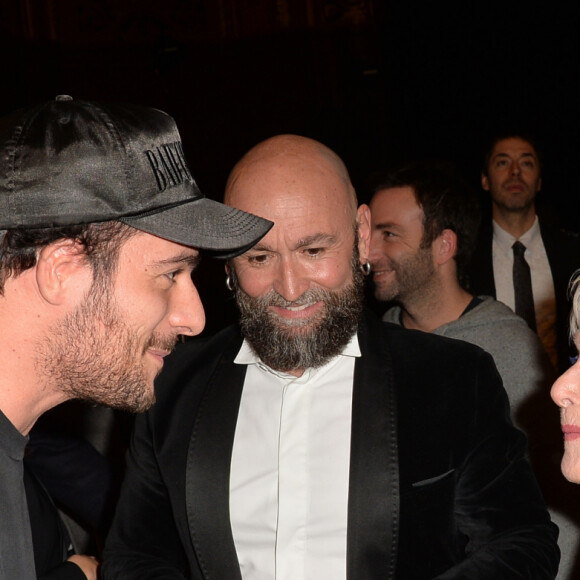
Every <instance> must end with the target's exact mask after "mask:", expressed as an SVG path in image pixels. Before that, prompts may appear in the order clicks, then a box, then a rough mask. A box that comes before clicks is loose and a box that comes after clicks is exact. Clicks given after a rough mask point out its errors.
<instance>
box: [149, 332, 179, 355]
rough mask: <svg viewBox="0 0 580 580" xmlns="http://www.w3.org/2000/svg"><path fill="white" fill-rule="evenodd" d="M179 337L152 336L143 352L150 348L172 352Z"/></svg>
mask: <svg viewBox="0 0 580 580" xmlns="http://www.w3.org/2000/svg"><path fill="white" fill-rule="evenodd" d="M177 340H178V337H177V335H169V336H168V335H162V334H152V335H151V338H149V340H148V341H147V344H146V345H145V348H144V349H143V352H145V351H147V349H149V348H154V349H159V350H166V351H168V352H171V351H172V350H173V349H174V348H175V345H176V344H177Z"/></svg>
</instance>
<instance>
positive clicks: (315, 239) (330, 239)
mask: <svg viewBox="0 0 580 580" xmlns="http://www.w3.org/2000/svg"><path fill="white" fill-rule="evenodd" d="M335 242H336V236H334V235H332V234H324V233H318V234H312V235H311V236H306V237H305V238H302V239H300V240H298V242H296V245H295V248H296V249H297V250H298V249H300V248H305V247H307V246H312V245H313V244H334V243H335Z"/></svg>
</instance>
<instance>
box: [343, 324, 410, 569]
mask: <svg viewBox="0 0 580 580" xmlns="http://www.w3.org/2000/svg"><path fill="white" fill-rule="evenodd" d="M369 322H370V323H371V324H372V327H371V328H370V329H369V327H368V326H367V324H369ZM380 325H381V323H380V322H378V321H369V320H368V319H367V323H366V324H363V326H362V328H361V331H360V332H359V343H360V348H361V353H362V357H361V358H359V359H357V362H356V365H355V376H354V389H353V409H352V429H351V430H352V434H351V463H350V484H349V500H348V532H347V578H348V580H355V579H360V578H385V579H388V578H392V577H393V575H394V570H395V565H396V553H397V540H398V536H397V524H398V517H399V471H398V458H397V429H396V427H397V424H396V406H395V400H394V388H393V377H392V365H391V358H390V352H389V349H388V346H387V344H386V342H385V340H384V338H383V331H382V328H380Z"/></svg>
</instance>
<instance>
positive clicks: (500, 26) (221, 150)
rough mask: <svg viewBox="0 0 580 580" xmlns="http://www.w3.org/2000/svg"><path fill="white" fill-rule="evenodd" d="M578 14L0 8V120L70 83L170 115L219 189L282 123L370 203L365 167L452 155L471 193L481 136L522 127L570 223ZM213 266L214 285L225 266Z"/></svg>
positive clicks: (361, 0) (554, 202)
mask: <svg viewBox="0 0 580 580" xmlns="http://www.w3.org/2000/svg"><path fill="white" fill-rule="evenodd" d="M560 4H562V5H560ZM578 15H579V10H578V9H577V8H574V7H573V6H568V5H567V4H566V5H564V3H556V2H553V3H543V4H542V5H541V6H540V7H535V6H533V5H532V4H531V3H527V4H526V3H519V2H512V1H507V2H502V3H498V4H495V3H480V2H463V3H462V4H459V3H456V2H453V3H452V2H446V1H441V2H413V1H409V2H401V1H381V0H187V1H186V0H163V1H161V0H158V1H152V0H2V1H1V3H0V50H1V53H2V57H3V58H2V64H1V65H0V67H1V71H2V77H1V78H2V91H0V114H4V113H7V112H9V111H10V110H12V109H14V108H17V107H20V106H22V105H27V104H31V103H34V102H37V101H41V100H45V99H50V98H53V97H54V96H55V95H57V94H63V93H64V94H70V95H72V96H73V97H75V98H83V99H97V100H115V101H129V102H136V103H139V104H145V105H151V106H155V107H158V108H161V109H164V110H166V111H167V112H169V113H170V114H171V115H173V116H174V117H175V119H176V120H177V123H178V126H179V127H180V131H181V134H182V138H183V142H184V147H185V151H186V155H187V157H188V159H189V163H190V165H191V167H192V170H193V173H194V175H195V177H196V179H197V181H198V183H199V185H200V186H201V188H202V190H204V191H205V192H206V194H207V195H208V196H210V197H213V198H215V199H220V198H221V195H222V191H223V186H224V183H225V180H226V178H227V174H228V172H229V170H230V168H231V167H232V165H233V164H234V163H235V162H236V161H237V159H238V158H239V157H240V156H241V155H242V154H243V153H244V152H245V151H247V150H248V149H249V148H250V147H252V146H253V145H255V144H256V143H257V142H258V141H260V140H262V139H264V138H267V137H269V136H271V135H274V134H277V133H284V132H291V133H298V134H302V135H306V136H309V137H313V138H315V139H318V140H320V141H322V142H324V143H325V144H327V145H329V146H330V147H331V148H333V149H334V150H335V151H337V153H338V154H339V155H341V157H343V159H344V160H345V162H346V164H347V166H348V167H349V170H350V171H351V175H352V179H353V182H354V184H355V186H356V188H357V190H358V191H359V196H360V197H361V199H362V200H366V197H367V191H366V185H367V181H368V178H369V176H371V175H372V174H373V172H375V171H377V170H381V169H383V168H385V167H386V166H387V165H388V164H393V163H398V162H401V161H405V160H409V159H414V158H423V157H438V158H443V159H448V160H451V161H453V162H455V163H456V164H457V166H458V168H459V169H460V171H461V172H462V173H463V174H464V176H465V177H466V178H467V180H468V181H470V182H471V183H472V184H473V185H474V186H476V187H478V186H479V174H480V159H481V150H482V147H483V145H484V143H485V142H486V140H487V139H488V137H489V135H490V134H491V133H493V132H495V131H496V130H502V129H503V128H505V127H509V128H513V127H516V128H519V129H523V130H525V131H528V132H532V133H533V134H535V135H536V136H537V138H538V140H539V142H540V144H541V146H542V150H543V153H544V157H545V169H544V187H543V191H542V193H541V198H540V199H541V202H542V211H544V212H546V213H547V214H549V215H550V216H551V217H553V218H554V219H557V220H559V221H560V223H561V224H562V225H563V226H564V227H566V228H568V229H572V230H580V216H579V213H578V210H580V199H579V197H580V196H579V191H578V184H577V181H578V180H577V177H576V174H577V164H578V160H579V158H580V139H579V135H580V119H579V115H578V106H579V97H580V88H579V87H578V85H579V84H580V83H579V82H578V76H579V72H580V71H579V67H578V58H577V57H578V55H579V46H580V44H579V42H580V41H579V38H578V37H579V34H578V22H579V20H578ZM482 199H483V200H485V197H484V196H482ZM207 268H209V270H211V269H212V268H213V269H217V271H218V272H219V273H218V274H217V276H218V277H219V278H220V288H221V276H222V274H221V268H222V266H221V265H220V264H218V265H212V266H207ZM200 276H202V278H203V280H200V286H202V287H203V286H204V280H206V279H209V278H211V277H212V276H211V275H210V276H207V278H206V272H205V271H203V270H202V272H201V273H200ZM205 292H207V291H205ZM220 292H221V290H220ZM209 294H210V299H213V300H216V299H221V298H222V297H221V296H217V298H216V295H215V293H214V289H212V290H211V291H210V292H209ZM224 296H225V294H224ZM215 316H216V315H215V314H213V315H212V314H211V313H210V314H209V329H210V330H212V327H213V326H216V325H219V320H217V319H216V318H215ZM220 316H225V314H223V313H220Z"/></svg>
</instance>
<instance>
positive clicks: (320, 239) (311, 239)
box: [248, 233, 336, 253]
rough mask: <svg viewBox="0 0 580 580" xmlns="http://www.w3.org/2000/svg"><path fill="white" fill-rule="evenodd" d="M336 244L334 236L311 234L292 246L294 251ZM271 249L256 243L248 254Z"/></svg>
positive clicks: (266, 245) (270, 250)
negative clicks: (318, 245) (324, 244)
mask: <svg viewBox="0 0 580 580" xmlns="http://www.w3.org/2000/svg"><path fill="white" fill-rule="evenodd" d="M334 242H336V236H334V235H332V234H323V233H319V234H312V235H311V236H306V237H305V238H301V239H299V240H298V241H297V242H296V244H295V245H294V249H296V250H298V249H300V248H305V247H307V246H311V245H312V244H320V243H329V244H333V243H334ZM272 251H273V250H272V247H271V246H269V245H268V244H265V243H263V242H258V243H257V244H256V245H255V246H254V247H253V248H252V249H250V250H248V252H252V253H256V252H257V253H260V252H272Z"/></svg>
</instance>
